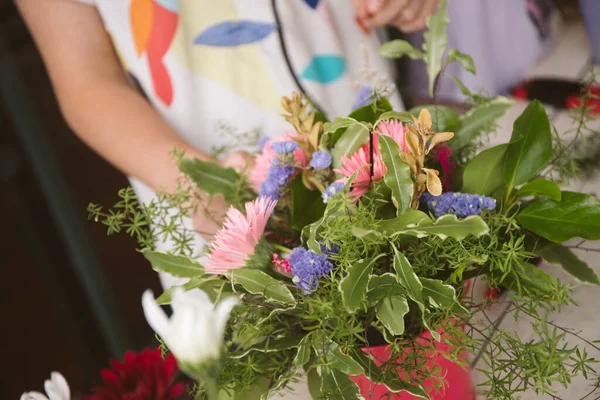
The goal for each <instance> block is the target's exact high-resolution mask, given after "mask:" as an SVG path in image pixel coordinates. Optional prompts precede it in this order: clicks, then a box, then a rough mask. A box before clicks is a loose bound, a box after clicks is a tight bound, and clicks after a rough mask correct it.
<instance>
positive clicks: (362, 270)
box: [339, 258, 377, 312]
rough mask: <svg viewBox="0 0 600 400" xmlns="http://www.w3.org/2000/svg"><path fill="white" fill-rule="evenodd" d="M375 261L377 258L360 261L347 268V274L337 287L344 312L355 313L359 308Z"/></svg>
mask: <svg viewBox="0 0 600 400" xmlns="http://www.w3.org/2000/svg"><path fill="white" fill-rule="evenodd" d="M376 261H377V258H374V259H370V260H360V261H357V262H355V263H354V264H352V265H350V266H349V267H348V274H347V275H346V276H345V277H344V278H343V279H342V280H341V282H340V287H339V289H340V293H341V294H342V301H343V303H344V307H345V309H346V311H348V312H355V311H356V310H358V308H359V307H360V305H361V303H362V302H363V299H364V298H365V294H366V292H367V286H368V285H369V279H370V278H371V273H372V272H373V267H374V265H375V262H376Z"/></svg>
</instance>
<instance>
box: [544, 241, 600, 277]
mask: <svg viewBox="0 0 600 400" xmlns="http://www.w3.org/2000/svg"><path fill="white" fill-rule="evenodd" d="M541 255H542V257H544V259H545V260H546V261H548V262H549V263H552V264H560V265H562V267H563V268H564V270H565V271H567V272H568V273H569V274H571V276H573V277H574V278H576V279H577V280H579V281H580V282H584V283H591V284H593V285H600V278H599V277H598V273H597V272H596V270H595V269H594V268H592V267H590V266H589V265H587V264H586V263H585V262H583V261H582V260H581V259H580V258H579V257H577V256H576V255H575V254H574V253H573V252H572V251H571V250H570V249H568V248H566V247H565V246H554V247H552V248H551V249H549V250H546V251H545V252H543V253H542V254H541Z"/></svg>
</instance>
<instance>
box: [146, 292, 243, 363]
mask: <svg viewBox="0 0 600 400" xmlns="http://www.w3.org/2000/svg"><path fill="white" fill-rule="evenodd" d="M171 299H172V302H171V306H172V308H173V315H172V316H171V318H170V319H169V318H168V317H167V315H166V314H165V312H164V311H163V310H162V309H161V307H160V306H159V305H158V304H157V303H156V300H155V299H154V295H153V294H152V291H150V290H146V292H144V294H143V296H142V306H143V308H144V314H145V315H146V320H147V321H148V324H149V325H150V326H151V327H152V329H154V331H155V332H156V333H157V334H158V335H159V336H160V337H161V338H162V340H164V342H165V344H166V345H167V346H168V347H169V349H170V350H171V352H172V353H173V354H174V355H175V358H177V361H179V363H180V365H181V367H182V369H186V366H192V367H195V366H198V365H200V364H202V363H204V362H205V361H210V360H217V359H218V358H219V357H220V355H221V354H220V353H221V347H222V346H223V336H224V332H225V325H226V323H227V320H228V319H229V314H230V313H231V310H232V309H233V307H235V306H236V305H237V304H238V302H239V299H238V298H237V297H235V296H233V297H228V298H226V299H225V300H223V301H221V302H220V303H219V304H218V305H217V306H216V307H215V306H214V305H213V303H212V302H211V301H210V299H209V297H208V295H207V294H206V293H204V292H203V291H202V290H199V289H195V290H192V291H189V292H184V291H183V290H182V289H181V288H176V289H174V290H173V294H172V296H171Z"/></svg>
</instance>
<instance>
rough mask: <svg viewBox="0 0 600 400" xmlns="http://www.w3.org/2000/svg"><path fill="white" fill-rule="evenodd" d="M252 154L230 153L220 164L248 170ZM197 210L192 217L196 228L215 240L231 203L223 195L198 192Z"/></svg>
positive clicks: (204, 235)
mask: <svg viewBox="0 0 600 400" xmlns="http://www.w3.org/2000/svg"><path fill="white" fill-rule="evenodd" d="M252 160H253V158H252V156H251V155H250V154H249V153H247V152H245V151H236V152H233V153H231V154H229V155H228V156H227V157H225V158H224V159H223V160H221V161H219V162H218V164H219V165H220V166H221V167H224V168H233V169H235V170H236V171H238V172H241V171H245V170H247V169H248V168H249V167H250V166H251V164H252ZM195 200H196V201H195V205H196V212H195V213H194V215H193V217H192V222H193V225H194V229H195V230H196V231H197V232H198V233H199V234H200V235H202V237H204V239H206V240H209V241H210V240H213V239H214V235H215V234H216V233H217V232H218V231H219V229H221V225H222V224H223V220H224V218H225V214H226V213H227V210H228V209H229V204H228V203H227V202H226V201H225V200H224V199H223V198H222V197H221V196H212V197H211V196H208V195H206V194H204V193H198V194H197V195H196V199H195Z"/></svg>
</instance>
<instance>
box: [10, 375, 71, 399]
mask: <svg viewBox="0 0 600 400" xmlns="http://www.w3.org/2000/svg"><path fill="white" fill-rule="evenodd" d="M44 390H45V391H46V394H47V395H48V397H46V396H44V395H43V394H41V393H40V392H27V393H23V394H22V395H21V400H70V399H71V389H69V384H68V383H67V380H66V379H65V377H64V376H62V375H61V374H60V373H59V372H52V374H50V379H47V380H46V382H44Z"/></svg>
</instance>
